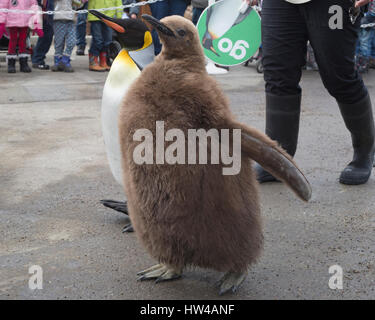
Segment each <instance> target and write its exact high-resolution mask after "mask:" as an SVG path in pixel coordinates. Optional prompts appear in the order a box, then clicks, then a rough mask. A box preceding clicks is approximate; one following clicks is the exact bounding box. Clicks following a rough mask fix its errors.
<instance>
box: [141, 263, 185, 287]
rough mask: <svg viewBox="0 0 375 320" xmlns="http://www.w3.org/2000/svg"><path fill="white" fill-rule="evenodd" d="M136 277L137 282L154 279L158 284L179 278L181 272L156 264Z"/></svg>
mask: <svg viewBox="0 0 375 320" xmlns="http://www.w3.org/2000/svg"><path fill="white" fill-rule="evenodd" d="M137 275H138V276H140V277H139V278H138V279H137V280H138V281H145V280H153V279H155V282H156V283H159V282H163V281H171V280H176V279H179V278H181V275H182V271H181V270H175V269H174V268H170V267H168V266H166V265H165V264H157V265H155V266H153V267H151V268H148V269H146V270H144V271H141V272H138V273H137Z"/></svg>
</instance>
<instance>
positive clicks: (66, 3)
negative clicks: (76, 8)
mask: <svg viewBox="0 0 375 320" xmlns="http://www.w3.org/2000/svg"><path fill="white" fill-rule="evenodd" d="M72 8H73V6H72V0H55V11H72ZM53 20H70V21H72V20H74V13H73V12H66V13H65V12H64V13H55V14H54V15H53Z"/></svg>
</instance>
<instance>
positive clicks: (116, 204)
mask: <svg viewBox="0 0 375 320" xmlns="http://www.w3.org/2000/svg"><path fill="white" fill-rule="evenodd" d="M100 202H101V203H102V204H103V206H105V207H107V208H110V209H113V210H115V211H118V212H121V213H124V214H126V215H129V211H128V203H127V202H126V201H125V202H120V201H114V200H100ZM128 219H129V218H128ZM125 232H126V233H129V232H134V229H133V226H132V223H131V222H130V220H129V223H128V224H127V225H125V227H124V228H123V229H122V233H125Z"/></svg>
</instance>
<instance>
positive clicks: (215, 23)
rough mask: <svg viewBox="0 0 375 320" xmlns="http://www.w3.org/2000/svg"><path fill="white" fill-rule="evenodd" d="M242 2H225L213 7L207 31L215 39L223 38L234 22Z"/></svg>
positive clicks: (240, 0) (230, 0) (229, 0)
mask: <svg viewBox="0 0 375 320" xmlns="http://www.w3.org/2000/svg"><path fill="white" fill-rule="evenodd" d="M241 5H242V0H226V1H221V2H219V3H217V4H216V5H215V7H214V8H213V10H212V14H211V16H210V20H209V21H208V25H207V29H208V31H209V32H210V33H211V34H212V35H213V36H214V37H215V38H220V37H221V36H223V35H224V34H225V33H226V32H227V31H228V30H229V29H230V28H231V27H232V26H233V25H234V24H235V22H236V20H237V18H238V16H239V11H238V10H233V8H238V9H239V8H240V6H241Z"/></svg>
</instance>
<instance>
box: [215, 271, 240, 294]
mask: <svg viewBox="0 0 375 320" xmlns="http://www.w3.org/2000/svg"><path fill="white" fill-rule="evenodd" d="M246 276H247V273H246V272H245V273H240V272H227V273H226V274H225V275H224V276H223V277H222V278H221V280H220V281H219V282H218V287H220V291H219V295H220V296H222V295H223V294H226V293H228V292H230V291H231V292H232V293H235V292H236V291H237V289H238V288H239V287H240V285H241V284H242V282H244V280H245V279H246Z"/></svg>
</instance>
